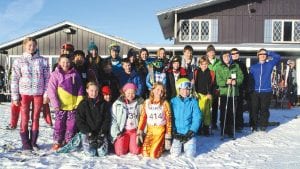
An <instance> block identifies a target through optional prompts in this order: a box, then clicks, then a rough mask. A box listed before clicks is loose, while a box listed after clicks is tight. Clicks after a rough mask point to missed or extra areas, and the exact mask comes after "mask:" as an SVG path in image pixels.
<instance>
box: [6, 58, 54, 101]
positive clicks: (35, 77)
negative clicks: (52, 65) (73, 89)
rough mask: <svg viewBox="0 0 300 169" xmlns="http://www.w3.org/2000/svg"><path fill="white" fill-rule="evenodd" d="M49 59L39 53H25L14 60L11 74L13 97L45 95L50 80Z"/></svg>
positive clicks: (17, 99)
mask: <svg viewBox="0 0 300 169" xmlns="http://www.w3.org/2000/svg"><path fill="white" fill-rule="evenodd" d="M49 76H50V73H49V64H48V61H47V60H46V59H45V58H43V57H42V56H40V55H39V54H38V53H37V54H34V55H33V56H32V55H31V54H29V53H23V56H21V58H18V59H17V60H15V61H14V63H13V66H12V74H11V97H12V100H13V101H19V100H20V98H19V97H20V96H19V95H20V94H21V95H30V96H32V95H43V94H44V93H45V91H46V89H47V85H48V81H49Z"/></svg>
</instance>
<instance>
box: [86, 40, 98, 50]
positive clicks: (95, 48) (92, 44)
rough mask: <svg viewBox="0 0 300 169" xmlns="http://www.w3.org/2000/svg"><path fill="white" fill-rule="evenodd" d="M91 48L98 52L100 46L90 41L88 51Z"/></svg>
mask: <svg viewBox="0 0 300 169" xmlns="http://www.w3.org/2000/svg"><path fill="white" fill-rule="evenodd" d="M91 50H96V51H97V52H98V47H97V46H96V44H95V42H90V43H89V46H88V52H89V51H91Z"/></svg>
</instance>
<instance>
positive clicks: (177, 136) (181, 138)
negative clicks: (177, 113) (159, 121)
mask: <svg viewBox="0 0 300 169" xmlns="http://www.w3.org/2000/svg"><path fill="white" fill-rule="evenodd" d="M173 137H174V139H176V140H179V141H180V142H182V141H183V140H184V139H185V138H184V137H185V136H184V135H183V134H179V133H177V132H175V133H173Z"/></svg>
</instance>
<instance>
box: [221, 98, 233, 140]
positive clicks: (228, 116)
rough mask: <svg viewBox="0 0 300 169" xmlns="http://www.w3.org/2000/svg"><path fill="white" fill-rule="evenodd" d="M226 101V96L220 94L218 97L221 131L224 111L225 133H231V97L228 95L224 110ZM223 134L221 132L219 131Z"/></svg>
mask: <svg viewBox="0 0 300 169" xmlns="http://www.w3.org/2000/svg"><path fill="white" fill-rule="evenodd" d="M226 101H227V96H221V99H220V118H221V124H220V125H221V126H220V127H221V132H222V131H223V128H224V121H225V113H226V121H225V129H224V131H225V134H229V135H232V134H233V107H232V106H233V104H232V103H233V97H228V104H227V111H226ZM221 134H223V133H221Z"/></svg>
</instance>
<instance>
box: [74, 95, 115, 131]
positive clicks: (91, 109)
mask: <svg viewBox="0 0 300 169" xmlns="http://www.w3.org/2000/svg"><path fill="white" fill-rule="evenodd" d="M110 119H111V114H110V111H109V107H108V105H106V103H105V102H100V101H99V100H98V99H90V98H85V99H84V100H82V101H81V102H80V104H79V105H78V108H77V112H76V126H77V128H78V129H79V131H80V132H81V133H83V134H88V133H92V134H93V135H98V134H100V133H101V134H104V135H105V136H107V135H108V134H109V133H108V132H109V129H110V127H109V126H110V121H111V120H110Z"/></svg>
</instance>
